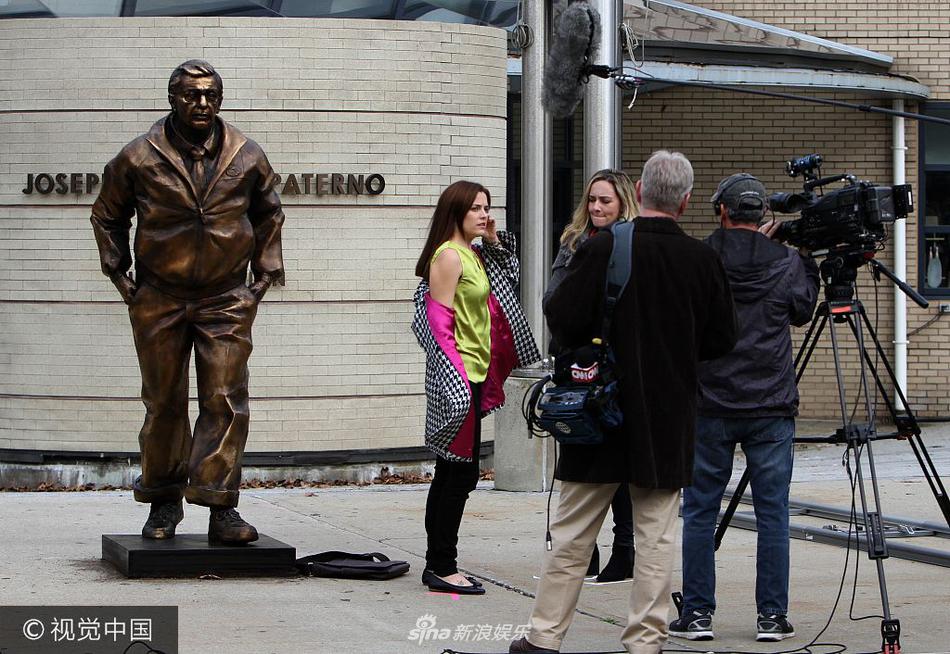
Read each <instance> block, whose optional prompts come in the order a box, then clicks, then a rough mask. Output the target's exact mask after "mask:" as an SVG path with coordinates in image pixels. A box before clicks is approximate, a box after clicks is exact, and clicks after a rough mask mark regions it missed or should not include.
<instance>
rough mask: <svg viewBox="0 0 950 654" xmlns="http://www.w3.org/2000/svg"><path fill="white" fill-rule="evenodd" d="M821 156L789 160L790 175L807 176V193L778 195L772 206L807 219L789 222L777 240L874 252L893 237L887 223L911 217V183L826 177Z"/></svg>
mask: <svg viewBox="0 0 950 654" xmlns="http://www.w3.org/2000/svg"><path fill="white" fill-rule="evenodd" d="M821 162H822V157H821V155H820V154H810V155H806V156H804V157H799V158H798V159H793V160H792V161H787V162H785V173H786V174H787V175H788V176H789V177H797V176H798V175H800V174H801V175H803V176H804V178H805V183H804V184H803V191H802V192H801V193H774V194H773V195H770V196H769V207H770V208H771V209H772V210H773V211H776V212H778V213H798V212H801V214H802V217H801V218H799V219H798V220H790V221H788V222H785V223H783V224H782V225H781V226H780V227H779V229H778V231H777V232H776V236H775V238H777V239H779V240H781V241H787V242H788V243H791V244H792V245H794V246H796V247H804V248H806V249H808V250H811V251H813V252H814V251H818V250H828V251H832V252H836V251H840V250H843V249H858V250H865V251H873V250H874V249H875V248H876V246H877V244H879V243H881V242H882V241H884V239H885V238H886V236H887V232H886V230H885V227H884V226H885V225H886V224H888V223H893V222H894V221H895V220H897V219H898V218H906V217H907V214H908V213H910V212H911V211H913V209H914V199H913V194H912V192H911V187H910V184H901V185H898V186H877V185H876V184H872V183H871V182H864V181H859V180H858V179H857V178H856V177H855V176H854V175H851V174H848V173H844V174H842V175H834V176H832V177H825V178H822V177H821ZM839 181H844V182H846V185H845V186H844V188H840V189H836V190H834V191H831V192H829V193H825V194H817V193H815V189H821V188H822V187H824V186H827V185H828V184H832V183H834V182H839Z"/></svg>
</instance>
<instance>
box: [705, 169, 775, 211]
mask: <svg viewBox="0 0 950 654" xmlns="http://www.w3.org/2000/svg"><path fill="white" fill-rule="evenodd" d="M710 200H711V202H712V204H713V208H714V209H717V213H718V207H717V206H716V205H718V204H722V205H724V206H725V207H726V208H727V209H729V211H730V213H733V214H734V213H737V212H742V213H744V214H746V215H750V214H754V213H758V215H759V216H761V215H763V214H764V213H765V210H766V209H767V208H768V206H769V200H768V194H767V193H766V190H765V185H764V184H762V182H760V181H759V180H758V179H756V178H755V177H754V176H752V175H750V174H749V173H736V174H735V175H730V176H729V177H727V178H726V179H724V180H722V181H721V182H719V187H718V188H717V189H716V192H715V193H714V194H713V196H712V198H710Z"/></svg>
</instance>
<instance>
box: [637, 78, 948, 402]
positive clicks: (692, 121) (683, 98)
mask: <svg viewBox="0 0 950 654" xmlns="http://www.w3.org/2000/svg"><path fill="white" fill-rule="evenodd" d="M816 95H819V94H816ZM820 97H826V98H835V99H840V100H845V101H850V102H854V101H856V100H857V98H855V97H851V96H848V95H843V94H831V93H825V94H820ZM624 133H625V140H624V143H625V149H624V168H625V169H627V170H630V171H634V172H636V171H639V170H640V169H641V168H642V166H643V162H644V161H645V160H646V158H647V157H648V156H649V154H650V153H651V152H652V151H653V150H656V149H659V148H667V149H674V150H680V151H682V152H683V153H685V154H686V155H687V156H688V157H689V158H690V160H691V161H692V163H693V166H694V169H695V173H696V184H695V188H694V191H693V200H692V203H691V207H690V209H689V211H688V212H687V215H686V217H685V218H684V219H683V220H682V224H683V226H684V228H685V229H686V230H687V231H689V232H690V233H691V234H692V235H694V236H696V237H705V236H706V235H707V234H708V233H709V232H711V231H712V230H713V229H715V228H716V227H717V226H718V220H717V219H716V218H715V217H714V216H713V214H712V210H711V208H710V205H709V198H710V197H711V195H712V193H713V191H714V190H715V188H716V185H717V183H718V181H719V180H720V179H722V178H723V177H725V176H727V175H730V174H732V173H733V172H736V171H748V172H751V173H753V174H755V175H756V176H758V177H759V178H760V179H762V180H763V182H764V183H765V184H766V186H767V187H768V189H769V191H770V192H774V191H799V190H801V186H800V184H801V178H798V179H791V178H789V177H786V176H785V174H784V172H783V170H782V164H783V162H784V161H785V160H787V159H789V158H792V157H796V156H800V155H803V154H808V153H811V152H820V153H821V154H822V155H824V157H825V166H824V168H823V169H822V171H823V173H824V174H826V175H830V174H834V173H838V172H851V173H854V174H855V175H857V176H858V177H859V178H860V179H866V180H869V181H874V182H877V183H881V184H889V183H891V180H892V179H893V171H892V165H891V120H890V118H888V117H886V116H880V115H868V114H859V113H856V112H852V111H848V110H844V109H835V108H831V107H824V106H819V105H810V104H808V105H806V104H802V105H800V106H799V105H796V106H790V105H789V104H788V103H785V102H783V101H779V100H771V99H764V98H758V97H755V98H751V97H750V96H747V95H743V94H739V93H729V92H723V91H698V90H694V89H667V90H664V91H660V92H656V93H650V94H645V95H644V94H641V95H640V97H639V98H638V100H637V103H636V104H635V106H634V108H633V110H631V111H626V112H625V113H624ZM907 142H908V144H912V147H911V148H910V149H909V150H908V152H907V181H908V182H909V183H911V184H913V185H914V187H915V188H917V186H918V179H917V147H916V142H917V126H916V124H915V123H914V122H913V121H908V122H907ZM790 218H794V216H791V217H790ZM906 222H907V236H908V239H907V241H908V262H907V270H908V275H909V276H911V278H912V279H916V270H917V250H916V243H917V236H916V234H917V222H916V216H915V215H911V216H910V217H909V218H908V220H907V221H906ZM878 259H879V260H880V261H881V262H882V263H884V264H885V265H887V266H888V267H892V266H893V243H891V242H890V241H888V243H887V246H886V249H885V250H884V251H883V252H882V253H880V254H879V255H878ZM858 284H859V288H858V296H859V298H860V299H861V300H862V301H863V303H864V305H865V308H866V309H867V312H868V314H869V317H870V320H871V322H872V324H873V325H874V326H875V329H876V330H877V332H878V335H879V337H880V340H881V342H882V344H883V346H884V348H885V351H886V353H887V356H888V357H889V359H891V361H893V354H894V351H893V343H892V340H893V306H894V301H893V297H894V290H893V289H894V287H893V285H892V284H890V282H887V281H886V280H884V281H882V282H881V283H880V284H875V283H874V281H873V279H872V278H871V277H870V276H869V275H868V274H866V272H865V271H864V270H862V271H861V272H860V275H859V280H858ZM671 301H675V298H671ZM907 304H908V331H911V330H913V329H914V328H915V327H917V326H919V325H922V324H923V323H924V322H926V321H927V320H928V319H929V318H930V317H932V316H933V315H934V314H935V312H936V303H934V304H932V307H931V308H930V309H926V310H924V309H919V308H917V306H916V305H914V304H913V303H912V302H910V301H908V303H907ZM839 330H840V331H839V338H841V339H842V346H843V347H842V352H843V354H842V360H843V363H844V369H845V371H846V375H845V380H846V385H847V388H848V395H847V397H848V403H849V406H852V405H853V403H854V401H855V397H856V395H857V393H858V390H859V386H858V376H857V374H856V369H857V368H856V364H857V354H856V350H855V348H854V339H853V338H852V337H851V336H850V333H849V332H848V331H847V330H846V329H845V328H844V326H842V327H839ZM803 335H804V330H796V333H795V336H796V337H795V343H796V347H797V345H798V343H800V341H801V339H802V337H803ZM948 336H950V321H943V322H937V323H936V324H934V325H932V326H930V327H928V328H927V329H926V330H925V331H922V332H921V333H919V334H917V335H915V336H912V337H911V338H910V339H909V340H910V345H909V348H908V387H909V388H908V395H909V399H910V401H911V404H912V407H913V408H914V409H915V410H916V411H917V412H918V413H919V414H920V415H922V416H926V415H945V414H947V413H948V412H950V411H948V409H950V394H948V390H947V389H948V388H950V338H948ZM799 388H800V391H801V395H802V413H803V415H805V416H808V417H837V416H839V415H840V409H839V406H838V397H837V386H836V383H835V377H834V364H833V358H832V356H831V348H830V334H829V333H828V330H827V329H826V331H825V334H824V336H823V337H822V339H821V340H820V343H819V347H818V348H817V350H816V351H815V354H814V356H813V358H812V361H811V362H810V363H809V366H808V370H807V372H806V375H805V377H804V378H803V380H802V383H801V385H800V387H799ZM880 409H881V410H882V411H883V405H882V406H881V407H880Z"/></svg>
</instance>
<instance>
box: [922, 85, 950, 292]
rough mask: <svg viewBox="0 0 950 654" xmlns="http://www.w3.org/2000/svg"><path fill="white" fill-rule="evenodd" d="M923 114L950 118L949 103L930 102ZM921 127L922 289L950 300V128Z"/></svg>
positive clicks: (928, 125)
mask: <svg viewBox="0 0 950 654" xmlns="http://www.w3.org/2000/svg"><path fill="white" fill-rule="evenodd" d="M924 113H926V114H930V115H932V116H938V117H940V118H947V119H950V103H928V104H927V105H925V107H924ZM920 125H921V129H920V152H921V157H920V159H921V171H920V172H921V174H920V180H921V183H920V208H919V210H918V214H919V216H920V287H919V288H920V290H921V291H922V292H923V294H924V295H926V296H929V297H950V126H946V125H937V124H935V123H926V122H921V123H920Z"/></svg>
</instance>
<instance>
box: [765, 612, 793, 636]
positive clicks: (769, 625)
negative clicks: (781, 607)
mask: <svg viewBox="0 0 950 654" xmlns="http://www.w3.org/2000/svg"><path fill="white" fill-rule="evenodd" d="M755 623H756V627H757V628H758V631H759V635H758V636H756V637H755V639H756V640H760V641H769V642H776V641H779V640H785V639H786V638H791V637H792V636H794V635H795V627H793V626H792V625H791V623H789V621H788V618H786V617H785V616H784V615H777V614H774V613H769V614H768V615H764V614H762V613H760V614H759V617H758V619H756V621H755Z"/></svg>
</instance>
